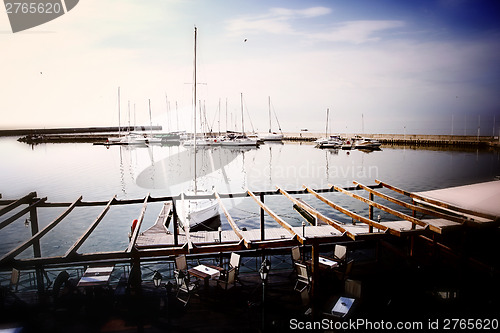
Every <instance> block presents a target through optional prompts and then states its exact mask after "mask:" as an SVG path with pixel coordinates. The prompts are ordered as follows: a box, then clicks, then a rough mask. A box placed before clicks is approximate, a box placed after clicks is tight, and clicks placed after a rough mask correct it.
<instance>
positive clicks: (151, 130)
mask: <svg viewBox="0 0 500 333" xmlns="http://www.w3.org/2000/svg"><path fill="white" fill-rule="evenodd" d="M148 104H149V130H150V132H151V138H153V120H152V118H151V99H148Z"/></svg>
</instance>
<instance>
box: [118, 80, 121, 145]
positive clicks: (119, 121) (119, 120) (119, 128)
mask: <svg viewBox="0 0 500 333" xmlns="http://www.w3.org/2000/svg"><path fill="white" fill-rule="evenodd" d="M120 113H121V112H120V87H118V137H120V136H121V132H122V125H121V124H122V123H121V117H120Z"/></svg>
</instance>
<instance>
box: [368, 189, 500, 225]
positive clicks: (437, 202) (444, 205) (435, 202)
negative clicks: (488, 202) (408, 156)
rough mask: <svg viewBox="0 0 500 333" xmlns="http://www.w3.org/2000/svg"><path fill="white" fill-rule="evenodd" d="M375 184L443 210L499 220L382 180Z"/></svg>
mask: <svg viewBox="0 0 500 333" xmlns="http://www.w3.org/2000/svg"><path fill="white" fill-rule="evenodd" d="M375 182H377V183H378V184H380V185H382V186H384V187H386V188H388V189H390V190H393V191H395V192H398V193H401V194H404V195H406V196H409V197H410V198H412V199H417V200H421V201H424V202H427V203H430V204H433V205H436V206H439V207H442V208H446V209H451V210H455V211H457V212H461V213H464V214H469V215H474V216H479V217H482V218H485V219H490V220H492V221H495V220H496V219H497V217H496V216H494V215H491V214H487V213H481V212H477V211H474V210H470V209H466V208H462V207H458V206H455V205H451V204H448V203H446V202H443V201H440V200H436V199H431V198H426V197H424V196H421V195H419V194H416V193H413V192H408V191H405V190H402V189H399V188H397V187H395V186H392V185H389V184H387V183H384V182H382V181H380V180H377V179H375Z"/></svg>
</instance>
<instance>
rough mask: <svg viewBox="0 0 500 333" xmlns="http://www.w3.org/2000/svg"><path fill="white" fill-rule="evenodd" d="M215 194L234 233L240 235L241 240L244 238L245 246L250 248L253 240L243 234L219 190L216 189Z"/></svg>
mask: <svg viewBox="0 0 500 333" xmlns="http://www.w3.org/2000/svg"><path fill="white" fill-rule="evenodd" d="M214 195H215V197H216V198H217V201H218V202H219V207H220V208H221V209H222V211H223V212H224V215H226V218H227V221H228V222H229V225H230V226H231V229H233V231H234V233H235V234H236V235H237V236H238V238H239V239H240V240H243V242H244V243H245V247H246V248H250V245H251V243H252V242H251V241H250V240H249V239H248V238H246V237H244V236H243V232H242V231H241V229H240V228H239V227H238V225H237V224H236V223H235V222H234V220H233V217H232V216H231V214H229V212H228V211H227V209H226V207H225V206H224V204H223V203H222V199H221V198H220V196H219V193H217V191H214Z"/></svg>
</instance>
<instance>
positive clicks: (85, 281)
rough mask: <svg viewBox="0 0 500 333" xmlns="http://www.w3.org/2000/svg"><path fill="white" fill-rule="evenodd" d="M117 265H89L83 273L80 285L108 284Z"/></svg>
mask: <svg viewBox="0 0 500 333" xmlns="http://www.w3.org/2000/svg"><path fill="white" fill-rule="evenodd" d="M114 267H115V266H100V267H89V268H88V269H87V270H86V271H85V274H83V276H82V278H81V279H80V281H78V287H95V286H102V285H106V284H108V281H109V278H110V277H111V273H112V272H113V269H114Z"/></svg>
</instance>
